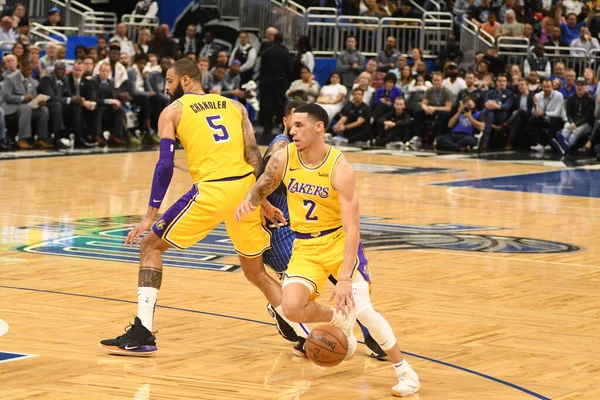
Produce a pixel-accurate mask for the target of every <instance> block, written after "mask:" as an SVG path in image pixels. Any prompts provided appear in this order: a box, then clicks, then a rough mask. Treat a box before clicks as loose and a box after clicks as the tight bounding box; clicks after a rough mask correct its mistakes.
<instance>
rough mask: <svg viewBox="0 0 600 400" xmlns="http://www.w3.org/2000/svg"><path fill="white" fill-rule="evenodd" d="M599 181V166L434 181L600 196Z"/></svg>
mask: <svg viewBox="0 0 600 400" xmlns="http://www.w3.org/2000/svg"><path fill="white" fill-rule="evenodd" d="M598 181H600V170H592V169H581V168H578V169H566V170H561V171H549V172H539V173H535V174H522V175H511V176H498V177H495V178H484V179H469V180H464V181H454V182H442V183H433V184H432V185H436V186H455V187H472V188H475V189H492V190H504V191H510V192H525V193H542V194H553V195H562V196H579V197H592V198H600V185H598V184H597V183H596V182H598Z"/></svg>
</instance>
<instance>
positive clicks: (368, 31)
mask: <svg viewBox="0 0 600 400" xmlns="http://www.w3.org/2000/svg"><path fill="white" fill-rule="evenodd" d="M335 21H336V25H337V27H338V29H339V31H340V32H339V34H338V47H337V48H338V49H344V48H346V43H345V42H346V37H347V36H348V35H354V36H356V48H357V49H358V50H359V51H361V52H362V53H363V55H365V56H366V57H374V56H376V55H377V52H378V51H379V49H380V48H381V47H380V46H378V44H379V31H380V28H381V25H380V20H379V18H377V17H355V16H349V15H340V16H338V17H337V18H336V20H335Z"/></svg>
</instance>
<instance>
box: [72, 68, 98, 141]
mask: <svg viewBox="0 0 600 400" xmlns="http://www.w3.org/2000/svg"><path fill="white" fill-rule="evenodd" d="M65 79H66V85H67V90H68V91H69V92H70V93H71V96H72V97H71V104H73V100H72V99H73V97H81V98H82V99H83V103H82V104H81V106H82V117H83V121H82V124H83V126H82V128H83V129H84V130H85V129H86V128H87V129H88V130H85V133H83V132H82V134H81V135H80V136H78V137H81V140H79V141H78V142H79V144H80V145H81V144H83V145H86V146H87V144H90V143H95V144H99V145H101V146H103V145H104V140H102V138H96V137H94V135H93V134H90V131H89V129H92V128H93V122H94V111H95V109H96V104H95V98H96V86H95V85H94V84H93V83H92V81H91V80H89V79H86V78H85V76H84V63H83V61H81V60H77V61H76V62H75V64H73V69H72V71H71V73H70V74H68V75H67V76H66V77H65ZM67 118H68V117H67V116H66V115H65V119H66V120H67ZM75 133H76V134H77V131H75ZM86 143H87V144H86Z"/></svg>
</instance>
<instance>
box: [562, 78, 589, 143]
mask: <svg viewBox="0 0 600 400" xmlns="http://www.w3.org/2000/svg"><path fill="white" fill-rule="evenodd" d="M576 86H577V89H576V92H575V95H573V96H571V97H569V98H568V99H567V101H566V109H567V121H566V122H565V125H564V127H563V129H562V131H561V132H558V133H557V134H556V139H555V141H553V144H554V145H555V147H556V149H557V150H558V151H559V152H560V153H561V154H562V155H565V154H567V153H568V152H569V150H570V149H577V148H578V147H581V146H583V145H584V144H585V142H586V139H587V137H588V136H589V135H590V133H592V127H593V126H594V106H595V105H594V99H593V98H592V96H590V95H589V93H588V91H587V82H586V80H585V78H584V77H582V76H580V77H579V78H577V82H576Z"/></svg>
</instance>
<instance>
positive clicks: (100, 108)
mask: <svg viewBox="0 0 600 400" xmlns="http://www.w3.org/2000/svg"><path fill="white" fill-rule="evenodd" d="M111 74H112V67H111V64H110V63H104V64H102V65H101V66H100V68H99V71H98V75H97V76H96V77H94V80H95V84H96V88H97V90H96V103H97V105H96V112H95V115H94V116H95V120H94V128H93V134H94V137H96V138H102V126H103V125H102V124H103V122H104V120H105V119H106V120H109V121H111V129H110V131H109V132H110V138H109V142H110V143H112V144H115V145H122V144H124V143H125V142H124V136H123V118H124V117H125V112H124V110H123V108H122V107H121V101H120V100H119V99H118V98H117V94H116V93H115V85H114V83H113V82H112V81H111V80H110V76H111ZM132 139H135V138H130V141H131V142H135V140H132ZM134 144H136V143H134Z"/></svg>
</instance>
